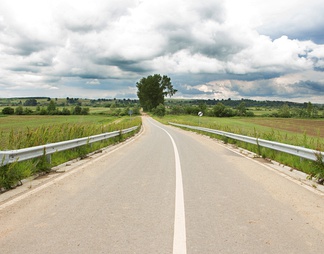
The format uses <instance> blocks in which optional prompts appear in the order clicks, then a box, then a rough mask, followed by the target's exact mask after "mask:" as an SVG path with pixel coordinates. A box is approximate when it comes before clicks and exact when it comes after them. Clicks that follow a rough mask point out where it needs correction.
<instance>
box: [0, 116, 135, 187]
mask: <svg viewBox="0 0 324 254" xmlns="http://www.w3.org/2000/svg"><path fill="white" fill-rule="evenodd" d="M0 123H1V127H0V145H1V150H15V149H21V148H26V147H33V146H38V145H44V144H48V143H55V142H60V141H65V140H71V139H76V138H81V137H88V136H92V135H96V134H101V133H105V132H112V131H116V130H122V129H126V128H129V127H132V126H138V125H141V118H140V117H138V116H137V117H129V116H124V117H116V116H104V115H87V116H68V117H67V116H36V115H32V116H31V115H27V116H26V115H22V116H17V115H13V116H7V117H2V118H0ZM138 130H139V129H138ZM138 130H137V131H138ZM137 131H135V132H137ZM135 132H133V133H129V134H123V135H120V136H118V137H115V138H111V139H107V140H104V141H100V142H95V143H92V144H90V145H84V146H81V147H78V148H74V149H70V150H66V151H63V152H57V153H54V154H53V155H52V156H51V162H50V163H49V161H48V159H47V158H46V155H44V156H42V157H40V158H36V159H32V160H28V161H23V162H15V163H11V164H8V165H2V166H1V162H0V191H4V190H7V189H10V188H13V187H15V186H17V185H20V184H22V182H21V181H22V180H23V179H25V178H28V177H30V176H32V175H39V174H46V173H49V172H50V171H51V168H52V167H54V166H57V165H60V164H62V163H64V162H66V161H69V160H72V159H76V158H82V159H84V158H86V157H87V155H88V154H89V153H91V152H94V151H97V152H98V151H100V149H102V148H104V147H107V146H109V145H112V144H115V143H118V142H121V141H123V140H125V139H126V138H128V137H129V136H131V135H134V133H135Z"/></svg>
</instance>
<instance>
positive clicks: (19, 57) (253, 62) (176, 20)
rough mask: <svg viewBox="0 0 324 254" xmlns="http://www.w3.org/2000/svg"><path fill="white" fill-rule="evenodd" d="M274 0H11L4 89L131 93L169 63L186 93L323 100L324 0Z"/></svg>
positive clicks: (1, 65) (0, 34)
mask: <svg viewBox="0 0 324 254" xmlns="http://www.w3.org/2000/svg"><path fill="white" fill-rule="evenodd" d="M273 1H275V2H273ZM273 1H272V2H271V3H270V2H267V1H260V3H255V1H252V2H253V3H254V5H253V8H254V9H253V11H252V10H250V9H251V8H250V9H249V8H248V6H250V5H249V3H250V4H251V3H252V2H250V0H247V1H244V3H243V2H240V3H238V2H235V1H234V0H226V1H221V0H219V1H215V0H207V1H204V2H199V1H198V2H197V1H195V0H186V1H185V0H165V1H161V2H159V3H154V2H153V1H149V0H143V1H137V0H112V1H105V0H93V1H92V2H88V1H83V0H79V1H76V0H64V1H63V0H58V1H55V2H53V3H51V4H49V2H46V1H40V0H30V1H28V3H27V2H26V3H25V2H21V1H19V0H10V1H9V0H3V1H1V3H0V51H1V54H0V79H1V81H0V92H1V94H2V95H3V94H10V95H11V96H12V95H14V94H15V91H18V90H19V91H27V90H28V91H29V92H28V94H31V93H33V92H35V93H36V92H37V93H42V92H43V93H44V96H48V95H49V92H48V90H49V89H53V88H55V89H56V90H55V93H53V92H52V91H51V92H50V94H55V96H56V97H60V95H62V96H75V95H73V94H80V95H84V94H87V95H89V96H93V97H102V96H103V95H106V96H116V94H118V95H122V94H125V95H127V96H128V97H129V95H130V94H134V96H136V89H135V84H136V81H138V80H139V79H140V78H141V77H142V76H146V75H149V74H154V73H161V74H167V75H169V76H170V77H171V78H172V81H173V83H174V85H175V87H176V89H178V90H179V93H178V94H179V96H185V97H190V96H191V97H199V98H201V97H204V96H205V97H206V98H220V96H224V97H225V98H227V97H228V96H231V97H233V98H234V97H238V98H239V97H240V96H244V97H249V96H251V97H254V98H255V97H258V98H276V99H277V98H280V97H282V98H283V99H285V98H293V99H294V98H295V99H300V100H301V99H303V98H304V97H303V95H304V94H307V96H308V97H309V98H314V100H317V101H319V100H321V99H320V98H319V96H321V95H322V93H321V92H320V91H322V90H321V89H322V88H323V86H322V83H321V80H323V79H324V77H323V70H324V60H323V59H324V45H323V44H321V43H323V40H324V38H323V33H322V31H323V30H322V28H323V25H322V24H323V22H324V18H323V17H322V16H323V15H322V14H321V11H320V10H322V9H323V8H324V3H322V1H317V0H310V1H309V2H307V3H306V2H304V1H302V0H297V2H298V4H299V5H300V6H304V7H305V8H304V9H303V11H301V9H298V8H296V7H295V6H296V5H297V4H296V1H291V0H287V1H284V2H283V1H279V0H273ZM18 4H19V5H18ZM17 6H20V8H17ZM35 6H37V8H35ZM306 7H307V9H306ZM282 10H289V12H287V15H281V16H280V15H279V14H280V11H282ZM217 82H218V84H222V85H221V86H220V85H219V86H216V85H215V83H217ZM2 84H5V85H6V84H7V85H8V87H7V88H6V86H5V85H2ZM91 84H92V85H91ZM94 84H95V85H94ZM9 85H10V86H9ZM129 87H133V88H134V89H129ZM24 88H27V89H24ZM105 90H107V91H105ZM128 90H130V91H128ZM85 91H86V92H85ZM69 93H71V94H69ZM72 93H73V94H72ZM26 94H27V93H26ZM299 94H300V95H299ZM19 95H20V96H21V92H19ZM76 96H77V95H76ZM288 96H291V97H288Z"/></svg>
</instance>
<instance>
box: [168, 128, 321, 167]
mask: <svg viewBox="0 0 324 254" xmlns="http://www.w3.org/2000/svg"><path fill="white" fill-rule="evenodd" d="M169 124H171V125H175V126H178V127H183V128H188V129H194V130H199V131H205V132H209V133H213V134H217V135H221V136H224V137H228V138H231V139H235V140H239V141H243V142H247V143H251V144H254V145H259V146H262V147H266V148H270V149H273V150H276V151H280V152H284V153H288V154H292V155H295V156H298V157H300V158H304V159H308V160H312V161H316V160H317V157H316V154H322V158H324V152H321V151H317V150H312V149H308V148H304V147H300V146H293V145H288V144H283V143H279V142H274V141H269V140H264V139H259V138H252V137H248V136H243V135H238V134H234V133H230V132H225V131H219V130H214V129H208V128H204V127H198V126H190V125H184V124H177V123H172V122H169ZM323 162H324V159H323Z"/></svg>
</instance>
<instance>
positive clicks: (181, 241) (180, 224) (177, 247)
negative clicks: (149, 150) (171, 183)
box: [151, 122, 187, 254]
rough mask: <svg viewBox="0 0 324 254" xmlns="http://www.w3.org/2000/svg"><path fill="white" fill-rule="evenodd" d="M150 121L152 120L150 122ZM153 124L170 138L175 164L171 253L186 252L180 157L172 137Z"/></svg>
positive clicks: (183, 253)
mask: <svg viewBox="0 0 324 254" xmlns="http://www.w3.org/2000/svg"><path fill="white" fill-rule="evenodd" d="M151 123H152V122H151ZM152 124H153V125H154V126H156V127H158V128H160V129H161V130H163V131H165V132H166V133H167V134H168V136H169V137H170V139H171V142H172V145H173V150H174V157H175V166H176V192H175V216H174V235H173V254H186V253H187V246H186V221H185V209H184V198H183V183H182V173H181V164H180V157H179V153H178V148H177V145H176V143H175V142H174V139H173V138H172V136H171V135H170V133H169V132H168V131H166V130H165V129H163V128H161V127H160V126H158V125H156V124H154V123H152Z"/></svg>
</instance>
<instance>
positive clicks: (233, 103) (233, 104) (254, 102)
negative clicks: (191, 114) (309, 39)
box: [166, 99, 324, 110]
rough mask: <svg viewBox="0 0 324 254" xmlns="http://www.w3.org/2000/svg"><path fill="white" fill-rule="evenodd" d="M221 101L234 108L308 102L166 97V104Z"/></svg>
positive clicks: (321, 105)
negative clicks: (242, 104)
mask: <svg viewBox="0 0 324 254" xmlns="http://www.w3.org/2000/svg"><path fill="white" fill-rule="evenodd" d="M219 102H220V103H222V104H223V105H225V106H228V107H232V108H236V107H238V106H239V105H240V104H241V103H242V102H243V103H244V104H245V106H246V107H262V108H280V107H282V106H283V105H288V106H289V107H294V108H304V107H307V105H308V102H304V103H298V102H291V101H268V100H265V101H257V100H250V99H241V100H232V99H227V100H224V99H222V100H216V99H208V100H200V99H186V100H182V99H181V100H178V99H167V100H166V105H170V106H171V105H199V104H206V105H207V106H213V105H216V104H218V103H219ZM312 104H313V105H314V106H316V107H318V108H319V109H321V110H323V109H324V104H316V103H312Z"/></svg>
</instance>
